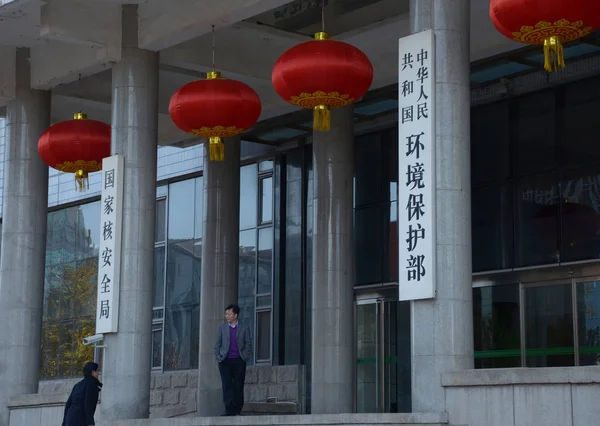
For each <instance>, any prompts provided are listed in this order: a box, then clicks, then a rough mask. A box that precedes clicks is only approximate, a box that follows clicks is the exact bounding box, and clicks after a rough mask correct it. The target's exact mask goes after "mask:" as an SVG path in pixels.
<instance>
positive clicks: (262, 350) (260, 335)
mask: <svg viewBox="0 0 600 426" xmlns="http://www.w3.org/2000/svg"><path fill="white" fill-rule="evenodd" d="M270 359H271V311H261V312H257V313H256V360H257V361H268V360H270Z"/></svg>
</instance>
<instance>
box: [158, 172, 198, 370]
mask: <svg viewBox="0 0 600 426" xmlns="http://www.w3.org/2000/svg"><path fill="white" fill-rule="evenodd" d="M200 188H202V185H201V183H199V180H198V179H189V180H186V181H182V182H176V183H173V184H171V185H169V198H168V203H169V209H168V211H169V218H168V229H167V233H168V245H167V250H166V254H167V262H166V268H167V270H166V286H165V293H166V298H165V312H164V342H163V345H164V349H163V351H164V355H163V357H164V361H163V364H164V369H165V370H183V369H190V368H196V367H197V366H198V339H199V328H198V327H199V317H198V315H199V311H200V278H201V263H202V262H201V256H202V242H201V240H200V239H198V238H194V237H195V236H197V235H198V232H197V229H195V228H197V227H198V228H201V226H198V225H197V224H198V217H199V216H200V217H201V216H202V213H198V210H200V211H201V209H202V201H201V199H202V196H200V195H201V194H202V190H201V189H200Z"/></svg>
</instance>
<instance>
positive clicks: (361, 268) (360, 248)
mask: <svg viewBox="0 0 600 426" xmlns="http://www.w3.org/2000/svg"><path fill="white" fill-rule="evenodd" d="M381 209H382V207H380V206H373V207H368V208H360V209H356V210H355V211H354V236H355V241H356V247H355V252H356V258H355V259H356V265H355V268H356V284H357V285H365V284H376V283H380V282H382V273H381V272H382V271H381V267H382V253H383V250H382V247H383V232H382V229H383V212H382V211H381ZM386 210H387V208H386Z"/></svg>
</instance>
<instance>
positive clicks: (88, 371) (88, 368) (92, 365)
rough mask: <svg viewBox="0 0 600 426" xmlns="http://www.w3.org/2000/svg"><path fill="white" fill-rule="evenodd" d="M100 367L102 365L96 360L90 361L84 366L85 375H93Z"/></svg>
mask: <svg viewBox="0 0 600 426" xmlns="http://www.w3.org/2000/svg"><path fill="white" fill-rule="evenodd" d="M98 368H100V366H99V365H98V364H96V363H95V362H88V363H86V364H85V365H84V366H83V375H84V376H91V375H92V372H93V371H98Z"/></svg>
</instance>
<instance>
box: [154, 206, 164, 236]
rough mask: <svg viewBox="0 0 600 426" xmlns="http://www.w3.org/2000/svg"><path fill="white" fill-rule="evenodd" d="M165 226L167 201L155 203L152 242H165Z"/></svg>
mask: <svg viewBox="0 0 600 426" xmlns="http://www.w3.org/2000/svg"><path fill="white" fill-rule="evenodd" d="M166 224H167V200H165V199H162V200H157V201H156V220H155V223H154V242H157V243H160V242H163V241H165V240H166V232H167V228H166Z"/></svg>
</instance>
